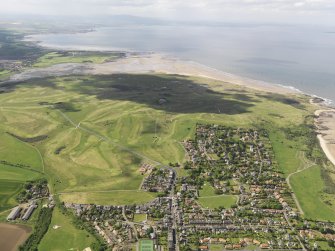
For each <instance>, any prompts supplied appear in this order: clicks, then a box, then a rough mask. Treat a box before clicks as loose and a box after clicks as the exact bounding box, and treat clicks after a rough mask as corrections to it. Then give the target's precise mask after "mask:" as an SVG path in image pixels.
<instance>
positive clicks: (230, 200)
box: [199, 195, 237, 209]
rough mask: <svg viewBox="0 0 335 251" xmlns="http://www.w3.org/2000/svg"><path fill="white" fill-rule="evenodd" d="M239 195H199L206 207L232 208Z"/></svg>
mask: <svg viewBox="0 0 335 251" xmlns="http://www.w3.org/2000/svg"><path fill="white" fill-rule="evenodd" d="M236 202H237V196H235V195H217V196H208V197H199V203H200V205H201V206H202V207H204V208H211V209H214V208H219V207H224V208H231V207H232V206H233V205H236Z"/></svg>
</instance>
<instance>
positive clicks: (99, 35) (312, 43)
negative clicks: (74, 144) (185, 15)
mask: <svg viewBox="0 0 335 251" xmlns="http://www.w3.org/2000/svg"><path fill="white" fill-rule="evenodd" d="M29 40H34V41H38V42H39V43H40V45H42V46H46V47H53V48H58V49H70V50H74V49H76V50H78V49H80V50H81V49H82V50H108V51H129V52H140V53H147V52H150V53H152V52H156V53H164V54H167V55H170V56H171V57H174V58H178V59H181V60H187V61H193V62H197V63H200V64H203V65H206V66H209V67H213V68H215V69H217V70H220V71H224V72H228V73H232V74H235V75H240V76H243V77H247V78H252V79H256V80H262V81H266V82H270V83H275V84H280V85H284V86H288V87H290V88H295V89H298V90H300V91H302V92H304V93H307V94H310V95H315V96H318V97H322V98H324V99H326V100H327V102H328V103H329V104H331V103H332V104H333V105H334V104H335V103H334V101H335V26H333V27H332V26H319V25H288V24H286V25H279V24H241V23H239V24H215V25H190V24H169V25H153V24H150V25H148V24H131V25H129V24H127V25H115V26H113V25H109V26H108V27H100V28H95V29H93V30H92V31H89V32H83V33H71V34H61V33H59V34H38V35H33V36H30V37H29Z"/></svg>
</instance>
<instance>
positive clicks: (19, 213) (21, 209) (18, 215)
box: [7, 201, 37, 221]
mask: <svg viewBox="0 0 335 251" xmlns="http://www.w3.org/2000/svg"><path fill="white" fill-rule="evenodd" d="M36 208H37V204H36V202H35V201H33V202H31V203H30V204H28V205H19V206H16V207H14V208H13V209H12V210H11V212H10V213H9V215H8V216H7V220H8V221H14V220H17V219H21V220H24V221H27V220H29V219H30V217H31V215H32V214H33V212H34V210H35V209H36Z"/></svg>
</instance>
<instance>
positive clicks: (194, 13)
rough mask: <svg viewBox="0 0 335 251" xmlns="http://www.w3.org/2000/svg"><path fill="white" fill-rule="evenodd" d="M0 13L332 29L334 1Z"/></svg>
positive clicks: (60, 0) (187, 1) (191, 0)
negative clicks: (254, 23) (325, 26)
mask: <svg viewBox="0 0 335 251" xmlns="http://www.w3.org/2000/svg"><path fill="white" fill-rule="evenodd" d="M0 13H3V14H7V16H8V15H14V14H15V15H17V14H31V15H53V16H87V17H94V16H99V15H135V16H142V17H150V18H160V19H170V20H183V21H185V20H186V21H191V20H198V21H199V20H200V21H201V20H209V21H261V22H283V23H291V22H293V23H315V24H319V23H320V24H329V25H335V15H334V14H335V0H207V1H205V0H0Z"/></svg>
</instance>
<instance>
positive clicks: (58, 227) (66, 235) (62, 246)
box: [39, 208, 95, 251]
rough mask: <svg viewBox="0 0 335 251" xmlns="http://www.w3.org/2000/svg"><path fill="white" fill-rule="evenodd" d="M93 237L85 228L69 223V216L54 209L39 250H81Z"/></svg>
mask: <svg viewBox="0 0 335 251" xmlns="http://www.w3.org/2000/svg"><path fill="white" fill-rule="evenodd" d="M94 241H95V239H94V237H93V236H92V235H91V234H89V233H88V232H86V231H85V230H79V229H78V228H76V227H75V226H74V225H73V224H72V223H71V218H69V217H68V216H66V215H63V214H62V213H61V211H60V210H59V209H57V208H56V209H55V210H54V212H53V215H52V221H51V224H50V226H49V229H48V232H47V233H46V235H45V236H44V238H43V240H42V242H41V243H40V245H39V249H40V250H55V251H61V250H70V249H71V250H83V249H84V248H86V247H90V246H91V245H92V243H93V242H94Z"/></svg>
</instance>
